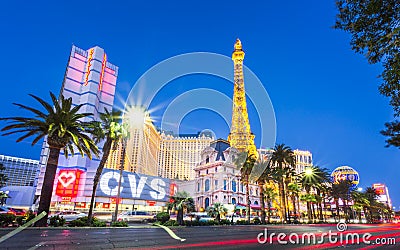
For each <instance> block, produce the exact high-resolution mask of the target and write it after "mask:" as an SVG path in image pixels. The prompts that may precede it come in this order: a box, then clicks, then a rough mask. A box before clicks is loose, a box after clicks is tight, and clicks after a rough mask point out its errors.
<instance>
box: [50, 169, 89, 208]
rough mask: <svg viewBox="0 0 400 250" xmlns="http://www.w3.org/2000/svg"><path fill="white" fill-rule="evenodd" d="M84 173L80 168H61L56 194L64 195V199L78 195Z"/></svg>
mask: <svg viewBox="0 0 400 250" xmlns="http://www.w3.org/2000/svg"><path fill="white" fill-rule="evenodd" d="M82 173H83V171H82V170H79V169H61V170H60V171H59V172H58V177H57V188H56V195H58V196H60V197H62V199H63V201H70V200H71V198H74V197H76V196H77V195H78V187H79V180H80V179H81V174H82Z"/></svg>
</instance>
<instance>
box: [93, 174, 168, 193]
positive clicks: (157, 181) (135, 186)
mask: <svg viewBox="0 0 400 250" xmlns="http://www.w3.org/2000/svg"><path fill="white" fill-rule="evenodd" d="M120 177H121V188H120V197H121V198H124V199H138V200H154V201H168V195H169V191H170V187H169V186H170V180H169V179H166V178H161V177H156V176H150V175H143V174H137V173H131V172H125V171H123V172H122V176H120V171H119V170H113V169H104V170H103V173H102V175H101V177H100V181H99V186H98V188H97V192H96V195H97V196H103V197H104V196H105V197H115V196H117V195H118V182H119V179H120Z"/></svg>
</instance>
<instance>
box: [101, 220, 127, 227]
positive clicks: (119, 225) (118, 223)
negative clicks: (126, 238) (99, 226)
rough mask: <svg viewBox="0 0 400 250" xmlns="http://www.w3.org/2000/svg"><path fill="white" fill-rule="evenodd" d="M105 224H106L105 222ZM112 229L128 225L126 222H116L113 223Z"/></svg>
mask: <svg viewBox="0 0 400 250" xmlns="http://www.w3.org/2000/svg"><path fill="white" fill-rule="evenodd" d="M104 224H105V222H104ZM111 226H112V227H128V223H126V221H115V222H113V223H111Z"/></svg>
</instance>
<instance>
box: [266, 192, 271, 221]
mask: <svg viewBox="0 0 400 250" xmlns="http://www.w3.org/2000/svg"><path fill="white" fill-rule="evenodd" d="M267 205H268V224H270V223H271V200H270V199H268V198H267Z"/></svg>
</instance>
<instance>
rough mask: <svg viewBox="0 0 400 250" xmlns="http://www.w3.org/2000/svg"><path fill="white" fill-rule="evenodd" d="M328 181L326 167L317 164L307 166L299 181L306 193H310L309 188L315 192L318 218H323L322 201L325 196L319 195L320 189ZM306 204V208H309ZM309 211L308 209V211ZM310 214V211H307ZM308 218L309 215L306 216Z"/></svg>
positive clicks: (328, 176) (322, 188)
mask: <svg viewBox="0 0 400 250" xmlns="http://www.w3.org/2000/svg"><path fill="white" fill-rule="evenodd" d="M329 181H330V175H329V171H328V169H326V168H321V167H318V166H311V167H307V168H306V169H305V171H304V172H303V173H302V175H301V183H302V186H303V187H304V189H305V190H306V192H307V194H310V191H311V189H315V191H316V192H317V196H316V200H317V207H318V208H319V220H320V221H322V220H323V213H322V201H323V200H324V201H325V197H321V191H322V190H324V185H325V184H326V183H328V182H329ZM309 205H310V204H307V209H309ZM308 212H309V211H308ZM308 214H309V215H310V213H308ZM308 219H309V220H310V216H309V218H308Z"/></svg>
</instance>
